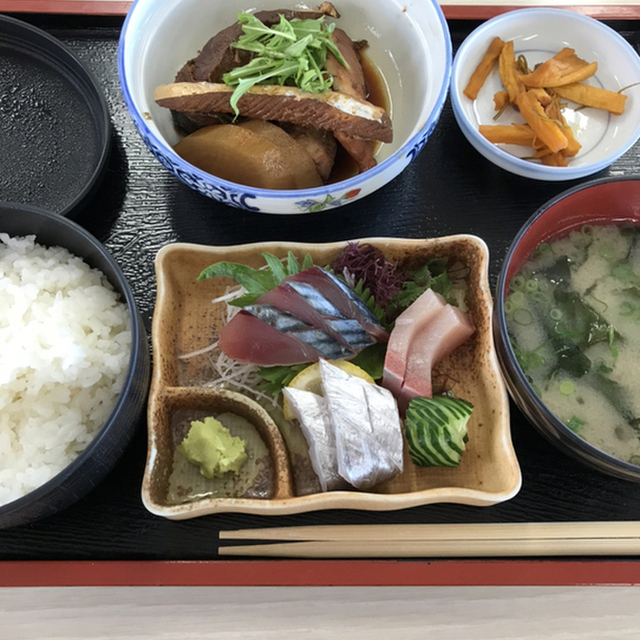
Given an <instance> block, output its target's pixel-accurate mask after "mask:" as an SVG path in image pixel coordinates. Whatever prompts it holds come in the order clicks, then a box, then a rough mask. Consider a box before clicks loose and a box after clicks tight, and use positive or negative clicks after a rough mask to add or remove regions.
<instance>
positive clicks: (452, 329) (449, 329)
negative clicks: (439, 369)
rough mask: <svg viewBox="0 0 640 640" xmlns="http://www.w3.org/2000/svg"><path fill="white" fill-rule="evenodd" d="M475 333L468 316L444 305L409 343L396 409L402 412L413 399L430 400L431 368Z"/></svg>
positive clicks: (431, 388)
mask: <svg viewBox="0 0 640 640" xmlns="http://www.w3.org/2000/svg"><path fill="white" fill-rule="evenodd" d="M474 331H475V326H474V325H473V321H472V320H471V317H470V316H469V314H466V313H463V312H462V311H460V309H457V308H456V307H453V306H451V305H447V306H446V307H445V308H444V309H442V310H441V311H440V312H439V313H437V314H436V315H435V316H434V318H433V319H432V320H431V322H429V324H428V326H427V327H426V328H425V330H424V331H422V332H421V333H420V334H419V335H417V336H416V337H415V339H414V340H413V341H412V342H411V347H410V351H409V358H408V360H407V370H406V372H405V377H404V383H403V385H402V390H401V391H400V396H399V398H398V406H399V407H400V410H401V411H402V412H403V413H404V411H406V409H407V407H408V405H409V402H410V401H411V400H412V399H413V398H418V397H423V398H430V397H431V396H432V395H433V387H432V380H431V375H432V371H433V368H434V367H435V366H436V365H437V364H438V363H439V362H440V361H441V360H443V359H444V358H445V357H446V356H448V355H449V354H450V353H452V352H453V351H454V350H455V349H457V348H458V347H459V346H460V345H461V344H463V343H464V342H465V341H466V340H467V339H468V338H470V337H471V335H472V334H473V332H474Z"/></svg>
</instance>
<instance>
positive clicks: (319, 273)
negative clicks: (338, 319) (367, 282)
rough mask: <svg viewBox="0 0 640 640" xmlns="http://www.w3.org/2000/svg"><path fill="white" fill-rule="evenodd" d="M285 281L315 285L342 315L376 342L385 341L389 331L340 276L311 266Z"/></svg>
mask: <svg viewBox="0 0 640 640" xmlns="http://www.w3.org/2000/svg"><path fill="white" fill-rule="evenodd" d="M285 281H294V282H305V283H307V284H310V285H311V286H313V287H315V288H316V289H317V290H318V291H319V292H320V293H321V294H322V295H323V296H324V297H325V298H326V299H327V300H329V302H331V303H332V304H333V305H334V306H335V307H336V308H337V309H338V310H339V311H340V313H342V315H343V316H345V317H346V318H353V319H354V320H357V321H358V322H359V323H360V325H362V327H363V328H364V330H365V331H366V332H367V333H368V334H370V335H371V336H373V337H374V338H375V339H376V340H377V341H378V342H386V341H387V340H388V339H389V333H388V332H387V330H386V329H385V328H384V327H383V326H382V325H381V324H380V323H379V322H378V319H377V318H376V317H375V315H374V314H373V312H372V311H371V309H369V307H367V305H366V304H365V303H364V301H363V300H362V298H360V296H358V294H356V293H355V292H354V291H353V290H352V289H351V288H350V287H348V286H347V285H346V284H345V283H344V282H342V280H340V278H337V277H336V276H335V275H333V274H332V273H330V272H329V271H327V270H326V269H323V268H322V267H318V266H313V267H309V268H308V269H305V270H304V271H300V273H296V274H295V275H292V276H287V277H286V278H285Z"/></svg>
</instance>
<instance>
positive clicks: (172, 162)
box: [118, 0, 452, 214]
mask: <svg viewBox="0 0 640 640" xmlns="http://www.w3.org/2000/svg"><path fill="white" fill-rule="evenodd" d="M317 4H319V2H318V3H317ZM317 4H315V3H314V4H312V5H309V7H307V8H314V7H315V6H317ZM334 4H335V6H336V8H337V10H338V11H339V12H340V15H341V17H340V19H339V21H338V24H339V26H340V27H341V28H343V29H344V30H345V31H346V32H347V33H348V34H349V35H350V36H351V37H352V38H353V39H354V40H361V39H366V40H367V41H368V42H369V50H368V55H369V57H370V59H371V60H372V61H373V62H374V63H375V64H376V65H377V66H378V67H379V69H380V71H381V73H382V75H383V77H384V80H385V82H386V83H387V85H388V89H389V94H390V97H391V109H390V110H391V119H392V123H393V128H394V141H393V142H392V143H389V144H384V145H382V146H381V148H380V151H379V152H378V154H377V160H378V164H377V166H376V167H374V168H373V169H370V170H369V171H366V172H364V173H362V174H360V175H358V176H355V177H352V178H349V179H347V180H343V181H341V182H337V183H334V184H330V185H325V186H323V187H316V188H313V189H301V190H287V191H275V190H269V189H256V188H252V187H246V186H243V185H239V184H236V183H234V182H229V181H227V180H222V179H220V178H217V177H215V176H212V175H210V174H208V173H206V172H204V171H201V170H200V169H197V168H195V167H194V166H193V165H191V164H189V163H187V162H185V161H184V160H183V159H182V158H180V157H179V156H178V155H177V154H176V153H175V152H174V151H173V149H172V145H175V144H176V143H177V142H178V140H179V134H178V133H177V132H176V130H175V128H174V126H173V123H172V119H171V115H170V112H169V110H168V109H163V108H161V107H159V106H158V105H156V104H155V102H154V101H153V91H154V89H155V88H156V87H157V86H158V85H161V84H167V83H170V82H173V79H174V77H175V74H176V72H177V71H178V69H180V68H181V67H182V65H183V64H184V63H185V62H186V61H187V60H189V59H191V58H193V57H195V56H196V55H197V52H198V50H199V48H201V47H202V46H203V45H204V43H205V42H206V41H207V40H208V39H209V38H210V37H211V36H212V35H214V34H215V33H216V32H217V31H219V30H220V29H222V28H223V27H226V26H227V25H229V24H231V23H233V22H234V21H235V19H236V14H238V13H240V12H243V11H248V10H252V11H253V9H255V8H256V6H255V5H252V4H250V3H247V2H246V1H245V0H227V1H226V2H221V1H217V0H179V1H176V0H136V1H135V2H134V3H133V5H132V6H131V9H130V10H129V13H128V15H127V18H126V20H125V23H124V26H123V29H122V34H121V38H120V44H119V50H118V72H119V76H120V85H121V88H122V94H123V96H124V100H125V103H126V105H127V108H128V109H129V112H130V114H131V117H132V119H133V122H134V123H135V126H136V127H137V129H138V131H139V133H140V135H141V137H142V139H143V140H144V142H145V144H146V145H147V147H148V148H149V150H150V151H151V153H152V154H153V155H154V156H155V158H156V159H157V160H158V161H159V162H160V163H161V164H162V165H163V166H164V167H166V168H167V169H168V170H169V171H170V172H171V173H173V174H174V175H175V176H176V177H177V178H179V179H180V180H182V181H183V182H184V183H185V184H187V185H188V186H190V187H191V188H192V189H195V190H196V191H199V192H200V193H202V194H203V195H205V196H208V197H210V198H213V199H214V200H217V201H219V202H223V203H225V204H228V205H231V206H234V207H238V208H242V209H247V210H250V211H257V212H262V213H283V214H289V213H290V214H295V213H310V212H316V211H322V210H326V209H331V208H334V207H339V206H342V205H344V204H347V203H350V202H354V201H355V200H357V199H359V198H363V197H365V196H367V195H369V194H370V193H372V192H373V191H375V190H376V189H379V188H380V187H382V186H384V185H385V184H387V183H388V182H389V181H391V180H392V179H393V178H395V177H396V176H397V175H398V174H399V173H400V172H401V171H402V170H403V169H405V167H406V166H407V165H408V164H409V163H410V162H411V161H412V160H413V159H414V158H415V157H416V156H417V155H418V153H419V152H420V151H421V149H422V148H423V147H424V145H425V144H426V142H427V140H428V139H429V136H430V135H431V133H432V132H433V130H434V128H435V126H436V124H437V122H438V118H439V117H440V114H441V112H442V108H443V106H444V102H445V100H446V97H447V92H448V89H449V79H450V75H451V65H452V46H451V37H450V34H449V30H448V27H447V23H446V21H445V19H444V16H443V14H442V11H441V10H440V7H439V5H438V3H437V2H435V0H413V1H409V2H402V0H335V3H334ZM303 6H304V5H301V4H300V3H293V2H291V0H288V1H287V0H285V1H284V2H280V1H279V0H273V1H272V2H270V3H269V2H264V0H260V2H259V6H258V7H257V8H259V9H280V8H294V7H295V8H301V7H303Z"/></svg>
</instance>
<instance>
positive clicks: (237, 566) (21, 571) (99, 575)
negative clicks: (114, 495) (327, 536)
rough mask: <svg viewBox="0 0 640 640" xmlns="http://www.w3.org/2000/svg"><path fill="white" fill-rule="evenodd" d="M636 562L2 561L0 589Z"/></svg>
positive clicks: (622, 570) (493, 581)
mask: <svg viewBox="0 0 640 640" xmlns="http://www.w3.org/2000/svg"><path fill="white" fill-rule="evenodd" d="M638 584H640V561H633V560H619V561H618V560H604V561H603V560H598V559H581V560H570V561H565V560H552V559H541V560H490V559H489V560H479V559H478V560H432V561H428V560H424V561H402V560H375V561H370V560H367V561H363V560H255V561H245V560H236V561H234V560H229V561H202V562H192V561H188V562H180V561H175V562H172V561H97V562H92V561H71V562H68V561H44V562H43V561H16V562H14V561H9V562H0V587H61V586H87V587H96V586H236V587H239V586H253V587H255V586H300V587H302V586H338V587H355V586H593V585H599V586H605V585H606V586H635V585H638Z"/></svg>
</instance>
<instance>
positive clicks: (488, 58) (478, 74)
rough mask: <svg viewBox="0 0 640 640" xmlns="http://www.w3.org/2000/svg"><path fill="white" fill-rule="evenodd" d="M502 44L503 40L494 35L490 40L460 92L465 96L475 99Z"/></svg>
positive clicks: (498, 54) (496, 58)
mask: <svg viewBox="0 0 640 640" xmlns="http://www.w3.org/2000/svg"><path fill="white" fill-rule="evenodd" d="M503 45H504V42H502V40H500V38H497V37H496V38H494V39H493V40H492V41H491V44H490V45H489V48H488V49H487V52H486V53H485V54H484V56H482V60H480V63H479V64H478V66H477V67H476V69H475V71H474V72H473V73H472V74H471V78H470V79H469V82H468V84H467V86H466V88H465V90H464V91H463V92H462V93H464V95H465V96H467V98H469V99H471V100H475V99H476V98H477V97H478V91H480V89H481V88H482V85H483V84H484V82H485V80H486V79H487V77H488V76H489V74H490V73H491V70H492V69H493V67H494V66H495V64H496V62H497V61H498V57H499V56H500V51H502V47H503Z"/></svg>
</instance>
